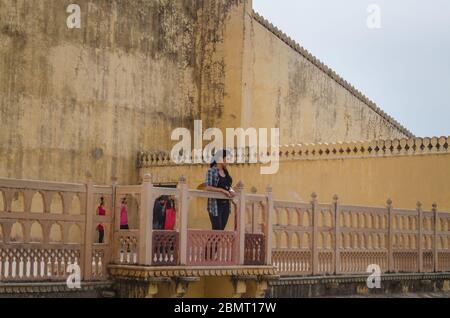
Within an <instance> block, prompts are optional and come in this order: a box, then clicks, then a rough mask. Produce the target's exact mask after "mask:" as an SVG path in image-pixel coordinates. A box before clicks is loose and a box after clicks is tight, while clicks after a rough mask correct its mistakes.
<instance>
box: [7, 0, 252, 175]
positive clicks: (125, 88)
mask: <svg viewBox="0 0 450 318" xmlns="http://www.w3.org/2000/svg"><path fill="white" fill-rule="evenodd" d="M72 2H73V1H69V0H62V1H59V0H58V1H55V0H42V1H29V0H18V1H13V0H0V116H1V117H0V122H1V125H2V129H1V132H0V176H1V177H8V178H27V179H39V180H54V181H70V182H84V181H85V175H86V172H87V171H90V172H91V173H92V174H93V176H94V181H95V182H97V183H110V181H111V177H113V176H116V177H118V179H119V182H123V183H132V182H135V181H136V179H137V170H136V168H135V167H136V166H135V161H136V154H137V152H138V151H139V150H142V149H155V150H159V149H167V148H168V147H169V146H170V143H169V142H170V134H171V132H172V130H173V129H174V128H176V127H187V128H191V127H192V126H193V121H194V119H203V121H204V122H205V125H208V126H212V127H214V126H218V127H222V126H237V125H238V122H235V121H239V120H240V118H239V116H236V115H235V114H236V109H238V107H239V105H240V95H241V84H240V83H241V81H240V68H242V36H241V35H240V34H241V33H242V32H241V30H242V23H243V18H242V17H243V14H244V5H243V4H244V2H243V1H242V0H237V1H235V0H228V1H221V0H220V1H219V0H208V1H189V0H183V1H162V0H161V1H151V0H147V1H126V0H114V1H103V0H80V1H77V2H76V3H77V4H79V5H80V7H81V29H79V30H77V29H73V30H69V29H68V28H67V26H66V19H67V17H68V15H69V14H68V13H66V8H67V6H68V5H69V4H71V3H72ZM231 35H233V36H231ZM234 98H236V100H234Z"/></svg>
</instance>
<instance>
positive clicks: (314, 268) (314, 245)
mask: <svg viewBox="0 0 450 318" xmlns="http://www.w3.org/2000/svg"><path fill="white" fill-rule="evenodd" d="M311 212H312V226H313V233H312V272H313V275H317V274H318V273H319V251H318V249H317V239H318V234H319V233H318V224H317V223H318V215H317V212H318V211H317V194H315V193H313V194H312V195H311Z"/></svg>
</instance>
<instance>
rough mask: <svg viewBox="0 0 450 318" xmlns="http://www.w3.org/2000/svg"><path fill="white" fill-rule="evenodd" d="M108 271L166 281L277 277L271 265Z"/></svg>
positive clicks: (128, 277)
mask: <svg viewBox="0 0 450 318" xmlns="http://www.w3.org/2000/svg"><path fill="white" fill-rule="evenodd" d="M108 269H109V272H110V274H111V275H112V277H114V279H121V280H124V279H126V280H141V281H155V280H156V281H161V280H163V281H168V280H170V279H172V278H193V277H211V276H230V277H240V276H244V277H248V276H256V277H261V278H264V279H269V278H271V279H277V278H278V277H279V276H278V274H277V272H276V268H275V267H273V266H245V267H244V266H241V267H239V266H230V267H226V266H224V267H220V268H216V267H146V266H122V265H110V266H108Z"/></svg>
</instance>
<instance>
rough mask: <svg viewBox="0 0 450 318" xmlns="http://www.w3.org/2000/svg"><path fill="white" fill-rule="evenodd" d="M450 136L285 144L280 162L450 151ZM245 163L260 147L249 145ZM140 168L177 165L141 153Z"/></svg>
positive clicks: (166, 157) (159, 156)
mask: <svg viewBox="0 0 450 318" xmlns="http://www.w3.org/2000/svg"><path fill="white" fill-rule="evenodd" d="M449 145H450V137H432V138H428V137H426V138H411V139H406V138H405V139H392V140H374V141H355V142H338V143H329V144H328V143H317V144H297V145H283V146H281V147H280V152H279V156H280V161H287V160H322V159H325V160H331V159H346V158H348V159H351V158H362V157H389V156H392V157H394V156H414V155H432V154H440V153H449V152H450V149H449ZM244 153H245V155H244V156H245V160H244V162H249V160H248V159H249V157H250V154H252V153H253V154H254V155H258V154H257V150H252V149H250V148H246V149H245V151H244ZM137 165H138V168H146V167H155V166H172V165H175V164H174V163H173V162H172V161H171V159H170V154H169V152H164V151H157V152H151V151H149V152H140V153H139V154H138V160H137Z"/></svg>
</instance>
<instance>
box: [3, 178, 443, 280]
mask: <svg viewBox="0 0 450 318" xmlns="http://www.w3.org/2000/svg"><path fill="white" fill-rule="evenodd" d="M162 195H166V196H171V197H173V198H174V199H175V200H176V202H177V203H176V207H177V215H178V219H177V222H176V227H175V229H174V230H173V231H161V230H154V229H153V205H154V202H155V200H156V199H157V198H158V197H160V196H162ZM124 198H126V199H127V204H126V205H127V208H128V210H129V212H130V213H129V229H120V212H121V202H122V200H123V199H124ZM208 198H212V199H227V198H226V197H225V196H223V195H222V194H218V193H210V192H205V191H198V190H189V189H188V187H187V184H186V181H185V180H183V179H181V180H180V182H179V184H178V187H177V188H176V189H164V188H157V187H154V186H153V185H152V183H151V180H150V177H149V176H146V177H145V178H144V182H143V184H142V185H137V186H116V185H113V186H96V185H93V184H92V182H89V183H88V184H67V183H52V182H38V181H28V180H10V179H0V281H1V282H15V281H20V282H28V281H30V282H32V281H64V280H66V279H67V277H68V273H67V271H68V269H70V268H72V271H74V272H76V268H77V266H78V267H79V269H80V276H81V279H83V280H106V279H107V278H108V272H107V266H108V265H109V264H121V265H140V266H170V267H172V266H236V265H237V266H258V265H272V264H273V265H274V266H276V268H277V269H278V271H279V272H280V274H282V275H285V276H307V275H340V274H342V275H349V274H362V273H366V272H367V269H368V266H369V265H371V264H375V265H378V266H379V267H380V270H381V272H383V273H386V272H389V273H411V272H424V273H427V272H443V271H450V251H449V247H450V214H449V213H445V212H438V210H437V205H433V207H432V209H431V210H430V211H424V210H422V206H421V205H420V204H418V205H417V209H416V210H404V209H397V208H394V207H393V204H392V202H391V201H390V200H389V201H388V202H387V206H386V207H364V206H351V205H341V204H340V202H339V200H338V198H337V197H335V198H333V201H332V203H329V204H322V203H318V200H317V196H315V195H313V196H312V200H311V202H309V203H303V202H288V201H274V200H273V198H272V191H271V189H268V190H267V192H266V194H264V195H255V194H246V193H245V192H244V187H243V185H242V184H239V185H238V186H237V196H236V198H235V199H234V203H235V205H236V209H235V210H233V213H234V219H233V218H232V220H233V221H232V222H233V223H234V224H233V225H234V227H233V228H232V229H229V230H227V231H210V230H207V229H204V228H203V229H202V228H195V227H192V228H191V227H190V226H189V222H188V220H190V219H191V221H192V220H193V219H195V218H194V217H190V214H191V213H192V212H193V211H192V210H193V207H192V203H193V202H195V200H197V199H208ZM100 202H103V203H102V204H103V206H104V209H105V210H106V215H99V214H100V213H98V212H99V209H98V207H99V203H100ZM196 208H197V209H199V208H200V209H204V212H205V215H206V213H207V212H206V202H203V203H202V204H201V205H198V206H197V207H196ZM131 212H133V213H131ZM102 214H103V213H102ZM100 225H101V227H100ZM99 228H102V229H104V230H103V232H104V235H103V240H102V241H99V239H100V235H99V234H100V233H99Z"/></svg>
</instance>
